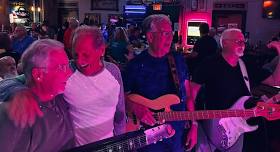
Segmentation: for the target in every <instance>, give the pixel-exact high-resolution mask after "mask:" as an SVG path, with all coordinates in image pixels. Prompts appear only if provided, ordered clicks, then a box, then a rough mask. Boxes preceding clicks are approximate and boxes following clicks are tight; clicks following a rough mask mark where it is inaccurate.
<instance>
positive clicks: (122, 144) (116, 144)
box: [101, 139, 146, 151]
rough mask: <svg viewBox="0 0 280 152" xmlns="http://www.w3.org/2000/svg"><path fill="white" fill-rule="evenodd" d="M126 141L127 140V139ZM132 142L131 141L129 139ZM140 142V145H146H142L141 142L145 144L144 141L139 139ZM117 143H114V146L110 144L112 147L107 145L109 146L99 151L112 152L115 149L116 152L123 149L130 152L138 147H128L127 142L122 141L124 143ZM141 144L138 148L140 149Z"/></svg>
mask: <svg viewBox="0 0 280 152" xmlns="http://www.w3.org/2000/svg"><path fill="white" fill-rule="evenodd" d="M127 140H128V139H127ZM131 140H132V139H131ZM139 141H140V143H142V144H146V143H143V141H144V142H145V139H140V140H139ZM118 143H119V142H117V143H115V144H112V145H109V146H105V148H103V149H101V150H106V151H107V150H114V147H115V148H117V149H118V150H122V149H124V150H132V149H134V148H138V147H136V146H133V145H132V146H129V144H127V143H128V141H124V142H120V143H119V144H118ZM142 144H140V146H139V147H142ZM120 145H121V149H119V146H120Z"/></svg>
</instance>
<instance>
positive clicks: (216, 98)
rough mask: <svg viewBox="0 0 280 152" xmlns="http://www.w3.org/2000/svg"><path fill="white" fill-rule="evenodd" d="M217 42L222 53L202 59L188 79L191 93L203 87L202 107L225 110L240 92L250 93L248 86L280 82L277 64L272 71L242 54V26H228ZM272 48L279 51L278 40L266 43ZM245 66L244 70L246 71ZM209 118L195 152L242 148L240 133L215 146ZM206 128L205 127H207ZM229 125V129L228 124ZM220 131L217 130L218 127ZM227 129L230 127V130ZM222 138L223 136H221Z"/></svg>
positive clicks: (233, 151)
mask: <svg viewBox="0 0 280 152" xmlns="http://www.w3.org/2000/svg"><path fill="white" fill-rule="evenodd" d="M220 44H221V47H222V52H221V54H217V55H215V56H212V57H210V58H208V59H206V60H204V61H203V62H202V63H201V64H200V65H199V66H198V68H197V69H196V71H195V72H194V75H193V79H192V82H191V87H192V96H193V98H195V97H196V96H197V93H198V92H199V90H200V88H201V86H202V85H203V86H204V89H205V90H204V91H205V98H204V99H205V106H204V107H205V108H206V109H207V110H224V109H229V108H231V107H232V106H233V105H234V104H235V103H236V102H237V100H238V99H239V98H240V97H242V96H250V95H251V92H250V90H251V88H252V87H254V86H256V85H258V84H260V83H263V84H267V85H270V86H275V85H279V84H280V64H279V61H278V65H277V67H276V69H275V71H274V72H273V73H270V72H269V71H267V70H265V69H262V68H259V67H257V66H254V64H252V63H251V62H248V61H246V60H244V59H241V57H242V56H243V54H244V49H245V39H244V35H243V34H242V32H241V30H239V29H235V28H231V29H227V30H225V31H224V32H223V33H222V36H221V39H220ZM267 46H268V47H269V48H275V49H276V50H277V53H278V54H280V42H271V43H269V44H268V45H267ZM244 69H245V70H246V71H247V72H246V73H247V74H245V72H244ZM211 122H213V121H212V120H204V121H202V126H201V128H200V131H199V136H198V147H197V151H198V152H206V151H207V152H214V151H215V150H216V149H219V150H221V151H223V152H242V148H243V135H241V136H240V137H239V138H238V140H237V141H236V143H235V144H234V145H233V146H231V147H224V148H223V149H221V147H222V146H220V147H217V146H214V144H212V143H214V142H216V143H217V142H218V143H221V141H218V139H219V138H221V137H220V136H219V135H217V134H215V136H211V135H212V134H214V133H213V132H209V130H208V129H209V128H213V126H211V125H209V124H211ZM207 128H208V129H207ZM230 129H232V128H231V127H230ZM217 131H219V130H217ZM229 132H230V130H229ZM222 138H223V137H222Z"/></svg>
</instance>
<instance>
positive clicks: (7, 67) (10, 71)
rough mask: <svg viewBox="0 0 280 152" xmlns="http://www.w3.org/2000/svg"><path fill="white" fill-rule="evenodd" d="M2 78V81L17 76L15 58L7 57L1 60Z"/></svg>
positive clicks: (0, 72) (0, 75) (0, 70)
mask: <svg viewBox="0 0 280 152" xmlns="http://www.w3.org/2000/svg"><path fill="white" fill-rule="evenodd" d="M0 67H1V68H0V77H1V78H2V79H5V78H9V77H14V76H17V75H18V73H17V68H16V61H15V59H14V58H13V57H10V56H5V57H2V58H0Z"/></svg>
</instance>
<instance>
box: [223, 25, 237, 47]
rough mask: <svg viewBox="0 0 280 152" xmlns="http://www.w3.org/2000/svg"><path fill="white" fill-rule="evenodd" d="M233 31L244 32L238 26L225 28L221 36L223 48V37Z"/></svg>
mask: <svg viewBox="0 0 280 152" xmlns="http://www.w3.org/2000/svg"><path fill="white" fill-rule="evenodd" d="M231 32H240V33H242V31H241V30H240V29H237V28H229V29H226V30H224V32H223V33H222V35H221V37H220V45H221V48H223V39H224V38H225V37H226V36H227V35H228V33H231Z"/></svg>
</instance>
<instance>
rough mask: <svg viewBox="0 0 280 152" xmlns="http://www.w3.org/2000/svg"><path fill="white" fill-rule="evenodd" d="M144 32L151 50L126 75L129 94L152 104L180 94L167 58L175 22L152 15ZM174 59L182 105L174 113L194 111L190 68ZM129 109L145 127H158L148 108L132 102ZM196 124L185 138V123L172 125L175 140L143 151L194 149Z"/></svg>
mask: <svg viewBox="0 0 280 152" xmlns="http://www.w3.org/2000/svg"><path fill="white" fill-rule="evenodd" d="M143 29H145V30H146V31H145V33H146V38H147V41H148V43H149V48H148V49H147V50H146V51H143V52H142V53H141V54H140V55H139V56H137V57H136V58H135V59H133V60H131V61H130V62H129V63H128V65H127V69H126V70H125V73H124V87H125V91H126V92H127V93H128V94H129V93H135V94H139V95H141V96H144V97H146V98H148V99H151V100H153V99H156V98H158V97H160V96H162V95H165V94H177V91H176V87H175V85H174V81H173V79H172V74H171V72H170V69H169V63H168V58H167V54H168V53H169V52H170V46H171V43H172V38H173V34H172V27H171V21H170V20H169V18H168V17H167V16H165V15H151V16H149V17H147V18H146V19H145V20H144V22H143ZM172 55H173V57H174V59H175V64H176V69H177V73H178V79H179V88H180V89H179V93H178V94H179V96H180V99H181V102H180V103H179V104H177V105H174V106H172V107H171V109H172V110H174V111H185V110H186V109H187V110H189V111H193V110H194V103H193V100H192V98H190V97H188V96H187V95H188V94H189V92H190V88H189V80H188V79H189V74H188V69H187V66H186V65H185V61H184V59H183V57H182V56H181V55H180V54H178V53H176V52H172ZM127 108H129V109H130V110H132V112H134V113H135V115H136V117H138V118H139V120H141V122H142V123H144V124H146V125H149V126H153V125H154V124H155V119H154V118H153V117H152V112H150V111H149V110H148V108H146V107H144V106H141V105H138V104H133V103H131V102H127ZM192 124H193V125H191V127H190V130H189V132H188V133H187V135H184V134H183V131H184V127H185V122H182V121H181V122H172V123H171V125H172V127H173V128H174V129H175V131H176V134H175V135H174V136H173V137H172V138H169V139H166V140H163V142H158V143H157V144H153V145H150V146H147V147H146V148H143V149H141V151H145V152H146V151H147V152H154V151H161V152H163V151H168V152H183V151H184V146H185V144H186V146H187V148H188V149H189V150H190V149H192V148H193V147H194V145H195V144H196V142H197V125H196V123H192ZM185 140H186V141H185Z"/></svg>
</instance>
